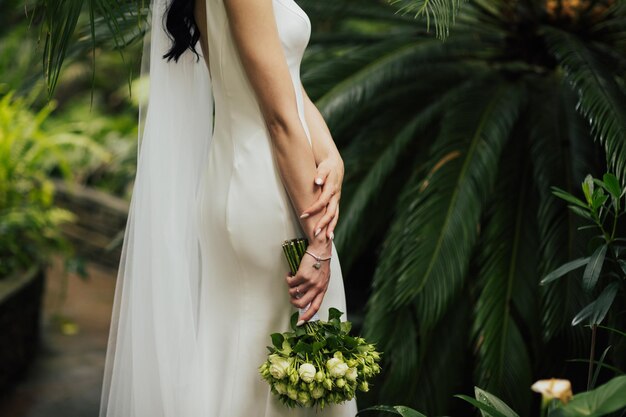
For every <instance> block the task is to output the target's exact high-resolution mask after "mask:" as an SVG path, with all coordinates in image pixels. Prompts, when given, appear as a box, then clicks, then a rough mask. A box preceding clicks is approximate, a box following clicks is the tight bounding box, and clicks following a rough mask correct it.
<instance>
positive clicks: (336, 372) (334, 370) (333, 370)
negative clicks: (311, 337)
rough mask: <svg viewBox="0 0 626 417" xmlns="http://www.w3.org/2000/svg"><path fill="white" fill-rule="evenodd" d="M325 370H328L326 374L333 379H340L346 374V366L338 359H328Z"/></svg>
mask: <svg viewBox="0 0 626 417" xmlns="http://www.w3.org/2000/svg"><path fill="white" fill-rule="evenodd" d="M326 369H328V373H329V374H330V376H332V377H333V378H341V377H342V376H344V375H345V374H346V371H347V370H348V365H347V364H346V363H345V362H344V361H343V360H341V359H339V358H330V359H329V360H328V361H327V362H326Z"/></svg>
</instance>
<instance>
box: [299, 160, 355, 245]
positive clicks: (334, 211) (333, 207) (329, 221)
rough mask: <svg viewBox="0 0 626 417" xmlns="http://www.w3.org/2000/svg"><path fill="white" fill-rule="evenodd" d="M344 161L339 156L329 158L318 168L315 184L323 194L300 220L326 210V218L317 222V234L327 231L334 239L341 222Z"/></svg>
mask: <svg viewBox="0 0 626 417" xmlns="http://www.w3.org/2000/svg"><path fill="white" fill-rule="evenodd" d="M343 174H344V167H343V160H342V159H341V157H340V156H339V155H338V154H335V155H332V156H329V157H327V158H326V159H324V160H322V161H321V162H320V163H319V165H318V166H317V173H316V175H315V180H314V181H315V184H317V185H319V186H321V187H322V193H321V194H320V196H319V198H318V199H317V201H316V202H315V203H313V205H311V206H309V208H307V209H306V210H304V211H303V212H302V213H301V215H300V218H306V217H308V216H310V215H311V214H314V213H317V212H318V211H321V210H322V209H324V208H326V212H325V214H324V216H322V218H321V219H320V220H319V221H318V222H317V224H316V225H315V228H314V230H315V231H316V233H317V232H318V231H321V230H322V229H324V227H326V226H328V228H327V229H326V236H327V237H328V238H329V239H333V238H334V236H335V234H334V230H335V226H336V225H337V221H338V220H339V200H340V199H341V185H342V183H343Z"/></svg>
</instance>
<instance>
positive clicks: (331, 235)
mask: <svg viewBox="0 0 626 417" xmlns="http://www.w3.org/2000/svg"><path fill="white" fill-rule="evenodd" d="M338 220H339V203H337V210H335V216H334V217H333V219H332V220H331V221H330V223H329V224H328V228H327V229H326V236H328V238H329V239H334V238H335V226H337V221H338Z"/></svg>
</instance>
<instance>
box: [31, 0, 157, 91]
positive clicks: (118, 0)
mask: <svg viewBox="0 0 626 417" xmlns="http://www.w3.org/2000/svg"><path fill="white" fill-rule="evenodd" d="M36 6H37V7H36V8H35V10H36V11H37V12H38V13H40V14H41V15H42V20H43V24H42V25H41V31H42V35H43V38H44V39H45V43H44V53H43V68H44V75H45V79H46V82H47V86H48V96H49V97H51V96H52V94H53V92H54V90H55V88H56V85H57V82H58V79H59V74H60V71H61V68H62V66H63V62H64V61H65V59H66V57H67V54H68V51H69V50H70V49H71V48H72V46H73V45H75V44H76V43H77V42H78V39H77V36H76V34H75V33H76V32H77V26H78V24H79V19H80V18H81V14H82V12H83V9H85V8H86V9H87V14H88V20H89V21H88V28H89V29H88V31H89V35H90V36H89V38H90V40H91V46H92V48H93V47H94V46H95V45H96V44H97V43H99V42H102V40H101V38H102V37H103V36H105V37H106V38H108V39H111V40H112V41H113V42H114V44H115V47H116V48H117V49H120V50H122V49H123V48H124V47H125V46H127V45H128V44H129V43H132V42H134V41H136V40H138V39H140V37H141V36H139V34H141V33H143V29H142V28H143V27H144V26H145V22H144V19H143V17H145V14H146V7H147V4H146V0H58V1H53V0H39V2H38V3H37V4H36ZM103 26H105V27H107V29H108V34H107V35H104V34H103V33H102V30H101V28H102V27H103ZM129 33H130V35H129Z"/></svg>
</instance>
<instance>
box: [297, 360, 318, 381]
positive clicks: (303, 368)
mask: <svg viewBox="0 0 626 417" xmlns="http://www.w3.org/2000/svg"><path fill="white" fill-rule="evenodd" d="M316 372H317V370H316V369H315V366H313V364H310V363H303V364H302V365H300V368H298V373H299V374H300V379H302V380H303V381H304V382H306V383H309V382H313V378H315V373H316Z"/></svg>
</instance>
